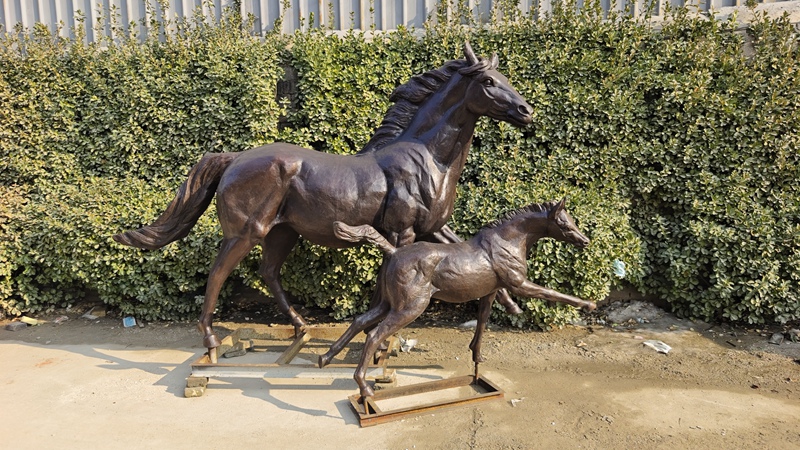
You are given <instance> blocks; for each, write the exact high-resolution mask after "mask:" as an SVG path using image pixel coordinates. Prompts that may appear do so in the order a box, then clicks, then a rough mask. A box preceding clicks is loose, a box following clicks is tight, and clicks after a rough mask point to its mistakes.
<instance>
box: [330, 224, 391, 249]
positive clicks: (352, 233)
mask: <svg viewBox="0 0 800 450" xmlns="http://www.w3.org/2000/svg"><path fill="white" fill-rule="evenodd" d="M333 234H335V235H336V237H337V238H339V239H341V240H343V241H348V242H364V241H367V242H369V243H370V244H372V245H374V246H376V247H378V248H379V249H381V251H382V252H383V253H384V254H387V255H391V254H393V253H394V252H395V251H396V250H397V248H395V246H394V245H392V244H390V243H389V241H387V240H386V238H385V237H383V236H382V235H381V234H380V233H378V230H376V229H375V228H373V227H372V226H371V225H359V226H356V227H351V226H350V225H347V224H345V223H343V222H338V221H337V222H333Z"/></svg>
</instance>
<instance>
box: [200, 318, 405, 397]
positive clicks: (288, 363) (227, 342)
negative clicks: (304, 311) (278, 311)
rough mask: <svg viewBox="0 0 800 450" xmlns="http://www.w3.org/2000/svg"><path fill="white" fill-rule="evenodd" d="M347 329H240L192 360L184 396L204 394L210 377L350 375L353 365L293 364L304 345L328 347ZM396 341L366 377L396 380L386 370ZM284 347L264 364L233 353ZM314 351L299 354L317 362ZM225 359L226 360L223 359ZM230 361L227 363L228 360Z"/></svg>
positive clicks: (277, 327)
mask: <svg viewBox="0 0 800 450" xmlns="http://www.w3.org/2000/svg"><path fill="white" fill-rule="evenodd" d="M345 329H346V328H343V327H332V326H319V327H313V326H312V327H309V328H308V329H307V331H306V332H305V333H303V334H301V335H300V336H295V335H294V327H291V326H274V327H268V328H266V329H265V330H261V331H256V330H255V329H254V328H239V329H237V330H235V331H234V332H233V333H231V335H229V336H227V337H225V338H224V339H223V340H222V345H221V346H220V347H218V348H217V349H215V350H216V351H215V354H213V355H211V356H209V355H208V353H205V354H203V356H201V357H200V358H199V359H198V360H196V361H195V362H193V363H192V365H191V368H192V373H191V375H190V376H189V377H188V378H187V379H186V389H185V390H184V396H185V397H200V396H202V395H203V394H205V391H206V388H207V387H208V381H209V379H210V378H313V379H336V378H352V377H353V372H354V371H355V368H356V364H329V365H327V366H326V367H325V368H324V369H320V368H319V367H317V365H316V364H314V363H313V362H310V363H299V364H292V361H293V360H294V359H295V357H296V356H298V354H300V353H301V352H303V350H304V349H305V350H308V349H307V347H318V348H324V349H326V350H327V348H328V347H329V346H330V344H331V342H332V341H333V340H335V339H336V338H338V337H339V336H340V335H341V334H342V333H343V332H344V330H345ZM398 345H399V344H398V342H397V339H396V338H395V337H392V338H390V340H389V341H388V342H387V345H386V347H388V348H387V349H385V350H381V351H379V352H378V353H377V354H376V355H375V358H374V359H373V364H371V365H370V367H369V368H368V369H367V378H368V379H371V380H375V382H376V383H391V382H393V381H394V380H395V372H394V370H393V369H388V368H387V364H388V360H389V357H390V356H391V355H393V354H396V351H397V348H398ZM276 346H277V348H278V349H281V348H283V349H284V350H283V352H282V353H281V354H280V356H278V358H277V360H275V361H274V362H271V363H263V364H244V363H237V362H236V359H235V356H242V355H244V354H245V353H247V352H258V351H262V352H264V351H268V350H270V349H275V348H276ZM316 355H317V354H316V353H314V352H313V351H311V353H310V354H307V355H302V356H304V358H303V359H305V360H313V361H314V362H315V361H316ZM222 361H225V362H222ZM228 361H230V362H228Z"/></svg>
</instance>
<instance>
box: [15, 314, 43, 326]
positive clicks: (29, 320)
mask: <svg viewBox="0 0 800 450" xmlns="http://www.w3.org/2000/svg"><path fill="white" fill-rule="evenodd" d="M19 321H20V322H22V323H27V324H28V325H41V324H43V323H45V322H47V321H46V320H39V319H34V318H33V317H26V316H22V317H20V318H19Z"/></svg>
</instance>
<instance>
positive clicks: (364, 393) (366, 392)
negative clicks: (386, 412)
mask: <svg viewBox="0 0 800 450" xmlns="http://www.w3.org/2000/svg"><path fill="white" fill-rule="evenodd" d="M360 392H361V400H362V401H364V400H366V399H367V397H373V396H374V395H375V392H374V391H373V390H372V388H371V387H369V386H365V387H363V388H361V390H360Z"/></svg>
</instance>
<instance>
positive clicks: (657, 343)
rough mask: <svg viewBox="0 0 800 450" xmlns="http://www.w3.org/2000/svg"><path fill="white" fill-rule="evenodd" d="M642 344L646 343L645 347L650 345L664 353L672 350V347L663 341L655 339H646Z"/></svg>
mask: <svg viewBox="0 0 800 450" xmlns="http://www.w3.org/2000/svg"><path fill="white" fill-rule="evenodd" d="M642 345H644V346H645V347H650V348H652V349H653V350H655V351H657V352H658V353H663V354H665V355H666V354H667V353H669V351H670V350H672V347H670V346H669V345H667V344H665V343H663V342H661V341H655V340H649V341H644V342H642Z"/></svg>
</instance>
